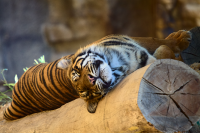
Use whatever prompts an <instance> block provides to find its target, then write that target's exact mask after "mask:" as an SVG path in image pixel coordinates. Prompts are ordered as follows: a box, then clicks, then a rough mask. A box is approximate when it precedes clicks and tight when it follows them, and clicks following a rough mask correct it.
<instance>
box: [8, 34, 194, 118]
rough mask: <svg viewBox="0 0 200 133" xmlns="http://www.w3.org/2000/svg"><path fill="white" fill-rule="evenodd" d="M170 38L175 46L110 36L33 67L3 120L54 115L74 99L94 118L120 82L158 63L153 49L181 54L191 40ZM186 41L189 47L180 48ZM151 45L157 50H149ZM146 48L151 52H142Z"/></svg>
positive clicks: (17, 88) (184, 36)
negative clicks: (163, 48) (44, 113)
mask: <svg viewBox="0 0 200 133" xmlns="http://www.w3.org/2000/svg"><path fill="white" fill-rule="evenodd" d="M169 38H170V39H171V40H167V39H166V40H165V39H163V40H159V39H152V38H148V39H145V38H141V39H138V38H133V37H129V36H126V35H109V36H106V37H104V38H102V39H100V40H98V41H96V42H93V43H91V44H89V45H87V46H85V47H83V48H80V49H78V51H77V52H76V53H75V54H73V55H70V56H65V57H62V58H60V59H58V60H56V61H54V62H51V63H49V64H39V65H36V66H33V67H31V68H29V69H28V70H27V71H26V72H25V73H24V74H23V75H22V76H21V78H20V79H19V81H18V82H17V83H16V84H15V86H14V89H13V96H12V97H13V101H12V102H11V105H10V106H9V107H8V108H7V109H6V110H5V111H4V118H5V119H6V120H15V119H18V118H22V117H24V116H26V115H29V114H32V113H37V112H40V111H44V110H52V109H56V108H59V107H60V106H62V105H63V104H65V103H67V102H70V101H72V100H74V99H76V98H81V99H83V100H84V101H85V102H86V105H87V110H88V112H89V113H95V112H96V109H97V106H98V103H99V101H100V100H101V99H102V98H103V97H105V96H106V95H107V94H108V92H110V91H111V90H112V89H113V88H114V87H115V86H116V85H117V84H118V83H119V82H120V81H122V80H123V79H124V78H125V77H126V76H127V75H129V74H130V73H132V72H134V71H136V70H137V69H139V68H142V67H144V66H146V65H148V64H151V63H153V62H154V61H155V60H156V58H155V57H154V56H153V55H152V54H150V53H149V51H150V52H151V51H155V50H156V49H153V50H152V49H151V48H152V47H156V48H158V47H159V46H160V45H162V44H165V45H168V46H169V48H170V50H173V49H174V48H176V49H175V50H177V48H179V46H177V45H180V44H181V47H182V48H181V50H183V49H184V48H185V47H187V46H188V45H189V40H190V39H191V34H190V32H188V31H178V32H176V33H175V34H174V33H172V35H169ZM177 38H178V39H177ZM180 38H181V39H180ZM185 39H187V40H188V41H187V42H183V43H181V41H182V40H185ZM143 40H144V41H143ZM147 40H148V41H147ZM152 42H153V43H154V45H148V44H152ZM173 42H175V43H173ZM175 44H177V45H175ZM182 44H184V48H183V45H182ZM145 45H146V46H149V47H146V48H145V47H143V46H145ZM174 45H175V46H174ZM177 51H180V50H177Z"/></svg>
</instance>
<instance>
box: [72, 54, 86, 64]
mask: <svg viewBox="0 0 200 133" xmlns="http://www.w3.org/2000/svg"><path fill="white" fill-rule="evenodd" d="M84 54H86V52H82V53H80V54H78V55H77V56H76V57H75V58H74V60H73V64H74V62H75V61H76V59H77V58H78V57H79V56H82V55H84Z"/></svg>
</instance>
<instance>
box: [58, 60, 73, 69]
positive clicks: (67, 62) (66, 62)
mask: <svg viewBox="0 0 200 133" xmlns="http://www.w3.org/2000/svg"><path fill="white" fill-rule="evenodd" d="M70 64H71V60H70V59H61V60H60V61H59V62H58V64H57V68H60V69H67V68H68V67H69V65H70Z"/></svg>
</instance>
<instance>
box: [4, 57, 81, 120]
mask: <svg viewBox="0 0 200 133" xmlns="http://www.w3.org/2000/svg"><path fill="white" fill-rule="evenodd" d="M70 57H71V56H65V57H63V58H64V59H69V58H70ZM63 58H62V59H63ZM58 62H59V60H56V61H54V62H51V63H49V64H47V63H43V64H38V65H36V66H33V67H30V68H29V69H28V70H27V71H26V72H25V73H24V74H23V75H22V76H21V78H20V79H19V81H18V82H17V83H16V84H15V86H14V88H13V95H12V98H13V100H12V102H11V104H10V105H9V107H8V108H6V110H4V119H6V120H15V119H19V118H22V117H24V116H26V115H30V114H33V113H37V112H41V111H45V110H52V109H56V108H59V107H60V106H62V105H63V104H65V103H67V102H70V101H72V100H74V99H76V98H79V95H78V94H77V92H76V90H75V89H74V88H73V86H72V84H71V81H70V80H69V79H68V78H67V70H63V69H58V68H57V67H56V65H57V63H58Z"/></svg>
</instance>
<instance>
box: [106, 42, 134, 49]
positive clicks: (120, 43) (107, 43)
mask: <svg viewBox="0 0 200 133" xmlns="http://www.w3.org/2000/svg"><path fill="white" fill-rule="evenodd" d="M103 45H104V46H119V45H120V46H129V47H132V48H136V46H135V45H133V44H130V43H124V42H120V41H108V42H104V43H103Z"/></svg>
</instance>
